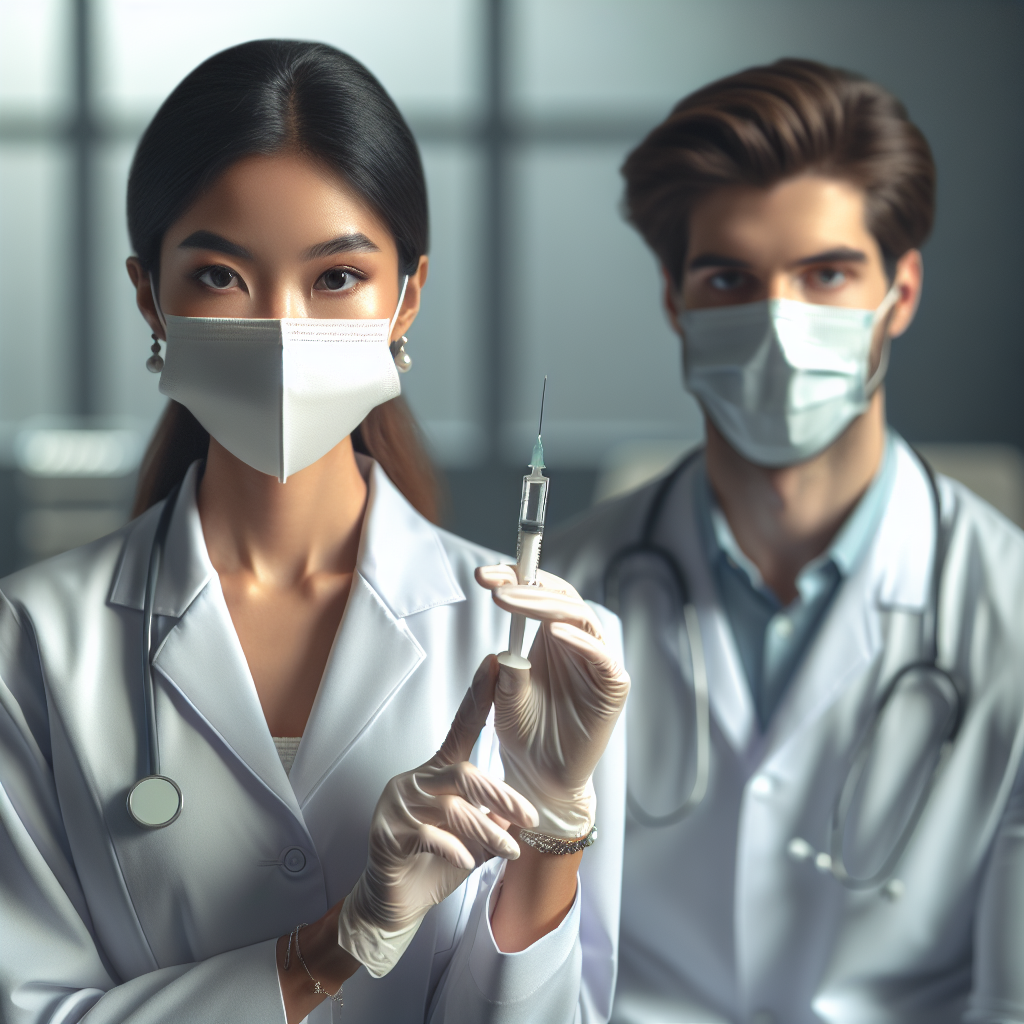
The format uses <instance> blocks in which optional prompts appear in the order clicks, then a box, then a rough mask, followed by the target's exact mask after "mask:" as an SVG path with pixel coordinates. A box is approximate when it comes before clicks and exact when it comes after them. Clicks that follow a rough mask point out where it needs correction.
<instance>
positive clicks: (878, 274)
mask: <svg viewBox="0 0 1024 1024" xmlns="http://www.w3.org/2000/svg"><path fill="white" fill-rule="evenodd" d="M864 213H865V210H864V192H863V191H862V190H861V189H859V188H858V187H856V186H855V185H852V184H849V183H848V182H845V181H839V180H836V179H833V178H823V177H817V176H811V175H802V176H800V177H798V178H789V179H787V180H785V181H781V182H779V183H778V184H777V185H774V186H772V187H771V188H767V189H762V188H750V187H747V186H732V187H728V188H723V189H719V190H718V191H717V192H713V193H712V194H711V195H709V196H708V197H707V198H706V199H704V200H703V201H702V202H700V203H698V204H697V206H696V207H695V208H694V210H693V213H692V215H691V217H690V244H689V251H688V252H687V254H686V262H685V264H684V269H683V281H682V299H683V306H684V308H686V309H702V308H704V307H707V306H729V305H735V304H739V303H744V302H758V301H759V300H761V299H798V300H799V301H801V302H814V303H821V304H825V305H830V306H852V307H855V308H860V309H873V308H874V307H875V306H877V305H878V304H879V303H880V302H881V301H882V299H883V298H884V297H885V293H886V292H887V291H888V290H889V286H888V283H887V281H886V277H885V267H884V264H883V262H882V252H881V250H880V249H879V246H878V242H877V241H875V238H874V236H873V235H872V234H871V233H870V232H869V231H868V229H867V225H866V223H865V217H864Z"/></svg>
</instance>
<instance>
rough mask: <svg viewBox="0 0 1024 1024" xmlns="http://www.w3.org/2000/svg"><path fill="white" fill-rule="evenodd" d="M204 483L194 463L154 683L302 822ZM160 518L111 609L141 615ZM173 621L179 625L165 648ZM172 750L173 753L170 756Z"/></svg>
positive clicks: (163, 593) (168, 556)
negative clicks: (208, 530)
mask: <svg viewBox="0 0 1024 1024" xmlns="http://www.w3.org/2000/svg"><path fill="white" fill-rule="evenodd" d="M198 479H199V463H194V464H193V465H192V467H191V468H190V469H189V470H188V473H187V474H186V475H185V479H184V481H183V483H182V487H181V492H180V494H179V496H178V499H177V502H176V507H175V511H174V514H173V516H172V518H171V522H170V526H169V529H168V532H167V542H166V548H165V552H164V558H163V563H162V565H161V569H160V575H159V577H158V579H157V590H156V599H155V602H154V609H155V612H156V615H157V616H158V617H162V618H163V621H162V622H161V621H159V619H158V620H156V621H155V622H154V632H156V633H157V634H158V636H157V643H158V647H157V650H156V654H155V656H154V658H153V668H154V682H156V683H157V685H159V681H160V679H163V680H165V681H166V682H167V683H169V684H170V685H171V686H172V687H173V689H174V690H176V691H177V693H178V694H179V695H180V698H182V700H183V701H184V708H183V713H184V714H185V716H186V717H189V715H190V714H191V715H194V716H195V721H194V722H193V724H194V725H195V726H196V727H197V728H199V729H200V730H201V731H204V732H206V733H207V736H208V739H209V740H210V741H211V742H213V743H214V744H215V745H218V746H220V747H221V748H222V749H223V751H224V752H225V753H226V754H227V755H228V756H232V757H234V758H237V759H238V760H239V761H241V762H242V763H243V764H245V765H246V766H247V768H248V769H249V770H250V771H251V772H252V774H253V775H254V776H255V777H256V778H257V779H258V780H260V781H261V782H262V783H263V784H264V785H265V786H266V788H267V789H268V790H269V791H270V792H272V793H273V794H275V795H276V796H277V797H278V798H279V799H280V800H281V801H282V802H283V803H284V804H286V805H287V806H288V808H289V809H290V810H291V811H292V812H293V813H294V814H296V815H297V816H299V817H301V815H300V814H299V808H298V804H297V802H296V800H295V795H294V793H293V792H292V788H291V786H290V785H289V783H288V776H287V775H285V773H284V769H283V768H282V767H281V761H280V758H279V757H278V755H277V749H276V748H275V746H274V741H273V739H272V738H271V735H270V731H269V729H268V728H267V723H266V719H265V718H264V716H263V709H262V707H261V706H260V702H259V697H258V696H257V694H256V687H255V684H254V683H253V680H252V674H251V673H250V671H249V666H248V664H247V662H246V660H245V654H244V652H243V651H242V645H241V644H240V643H239V640H238V634H237V633H236V632H235V628H234V624H233V623H232V621H231V616H230V614H229V612H228V608H227V604H226V603H225V601H224V595H223V592H222V591H221V587H220V579H219V577H218V576H217V573H216V572H215V571H214V568H213V565H212V563H211V562H210V558H209V555H208V553H207V550H206V540H205V538H204V536H203V528H202V523H201V522H200V519H199V510H198V507H197V505H196V486H197V483H198ZM158 516H159V509H157V508H154V509H150V510H149V511H148V512H146V513H145V514H144V515H143V516H140V517H139V519H138V520H137V525H136V527H135V529H134V530H133V531H132V532H131V534H130V535H129V537H128V539H127V541H126V543H125V549H124V553H123V554H122V557H121V563H120V565H119V567H118V570H117V573H116V575H115V578H114V584H113V587H112V588H111V596H110V600H111V603H113V604H120V605H124V606H125V607H128V608H134V609H136V610H137V611H139V612H140V613H141V612H142V608H143V601H144V594H145V585H146V573H147V568H148V564H149V554H150V549H151V545H152V540H153V533H154V531H155V527H156V520H157V518H158ZM167 618H170V619H171V620H172V621H173V620H176V621H173V624H172V625H171V626H170V629H169V630H168V631H167V632H166V635H165V636H164V637H163V640H162V642H160V640H159V633H160V632H162V631H163V629H166V627H167V621H166V619H167ZM140 625H141V623H140ZM161 627H163V629H161ZM163 731H164V730H161V732H162V733H163ZM171 749H172V747H171V746H170V745H168V746H167V753H168V754H169V753H170V751H171Z"/></svg>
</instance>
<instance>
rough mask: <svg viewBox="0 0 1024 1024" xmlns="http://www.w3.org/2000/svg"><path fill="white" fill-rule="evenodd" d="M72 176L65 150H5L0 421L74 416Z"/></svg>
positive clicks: (1, 164)
mask: <svg viewBox="0 0 1024 1024" xmlns="http://www.w3.org/2000/svg"><path fill="white" fill-rule="evenodd" d="M70 177H71V168H70V163H69V159H68V156H67V154H66V152H65V151H64V149H63V148H61V147H58V146H53V145H48V144H37V143H26V144H13V143H8V144H6V145H3V146H0V420H6V421H10V420H20V419H22V418H23V417H26V416H33V415H36V414H40V413H56V414H59V413H63V412H67V411H69V410H70V395H71V381H70V379H69V373H68V369H69V362H70V360H69V359H68V355H67V349H68V344H69V342H68V339H69V338H70V337H71V313H72V311H71V310H70V309H69V308H68V302H67V295H68V283H69V275H70V274H73V273H74V272H75V270H74V266H73V264H72V262H71V260H70V258H69V254H68V242H69V238H68V228H69V224H70V223H71V217H70V210H69V208H68V204H67V197H68V195H69V192H70Z"/></svg>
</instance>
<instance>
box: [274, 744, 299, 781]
mask: <svg viewBox="0 0 1024 1024" xmlns="http://www.w3.org/2000/svg"><path fill="white" fill-rule="evenodd" d="M301 742H302V737H301V736H275V737H274V746H275V747H277V756H278V757H279V758H281V767H282V768H284V773H285V775H290V774H291V770H292V765H293V764H294V763H295V755H296V753H298V750H299V744H300V743H301Z"/></svg>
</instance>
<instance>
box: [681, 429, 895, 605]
mask: <svg viewBox="0 0 1024 1024" xmlns="http://www.w3.org/2000/svg"><path fill="white" fill-rule="evenodd" d="M895 447H896V446H895V440H894V435H893V432H892V431H888V432H887V434H886V441H885V450H884V452H883V454H882V464H881V466H879V468H878V472H877V473H876V474H875V476H874V479H873V480H872V481H871V483H870V484H869V485H868V489H867V490H866V491H865V492H864V494H863V496H862V497H861V498H860V500H859V501H858V502H857V504H856V505H855V506H854V508H853V511H852V512H851V513H850V515H849V516H847V518H846V522H844V523H843V525H842V526H841V527H840V529H839V532H838V533H837V534H836V535H835V537H834V538H833V540H832V543H831V544H830V545H829V547H828V549H827V550H826V551H824V552H822V554H820V555H818V557H817V558H814V559H812V560H811V561H810V562H808V563H807V565H805V566H804V567H803V569H801V570H800V574H799V576H798V577H797V581H796V585H797V590H798V591H800V594H801V596H803V597H808V596H810V594H809V592H810V591H812V590H817V589H818V577H820V576H821V574H822V570H823V569H827V567H828V566H830V565H833V566H835V568H836V569H837V570H838V571H839V574H840V575H841V576H843V577H847V576H849V575H851V574H852V573H853V571H854V569H856V568H857V565H858V564H859V563H860V561H861V559H862V558H863V557H864V553H865V552H866V551H867V549H868V547H869V546H870V544H871V540H872V538H873V537H874V536H875V534H876V533H877V531H878V528H879V526H880V524H881V522H882V517H883V516H884V514H885V509H886V507H887V506H888V504H889V498H890V496H891V494H892V489H893V483H894V482H895V479H896V452H895ZM701 469H702V472H700V473H699V474H697V477H696V480H695V486H694V500H695V502H696V506H697V519H698V522H699V523H700V527H701V533H702V535H703V540H704V545H705V550H706V551H707V555H708V560H709V561H710V562H711V563H712V564H714V563H715V562H717V561H719V560H721V559H723V558H724V559H726V560H727V561H728V563H729V564H730V565H731V566H733V567H734V568H736V569H738V570H739V571H740V572H742V573H743V575H744V576H746V578H747V580H748V582H749V583H750V586H751V588H752V589H754V590H756V591H758V592H759V593H761V594H764V595H766V596H769V597H772V598H773V599H775V596H774V594H773V593H772V591H771V590H769V588H768V587H767V586H766V585H765V582H764V580H763V579H762V577H761V573H760V571H759V570H758V568H757V566H756V565H755V564H754V563H753V561H751V559H750V558H748V557H747V555H746V554H745V553H744V552H743V550H742V549H741V548H740V546H739V543H738V542H737V540H736V537H735V535H734V534H733V532H732V528H731V527H730V526H729V521H728V520H727V519H726V517H725V513H724V512H723V511H722V509H721V507H720V506H719V504H718V502H717V501H716V500H715V496H714V493H713V492H712V490H711V485H710V483H709V482H708V478H707V468H706V465H704V464H702V466H701ZM805 591H806V592H808V593H805ZM776 600H777V599H776Z"/></svg>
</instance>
